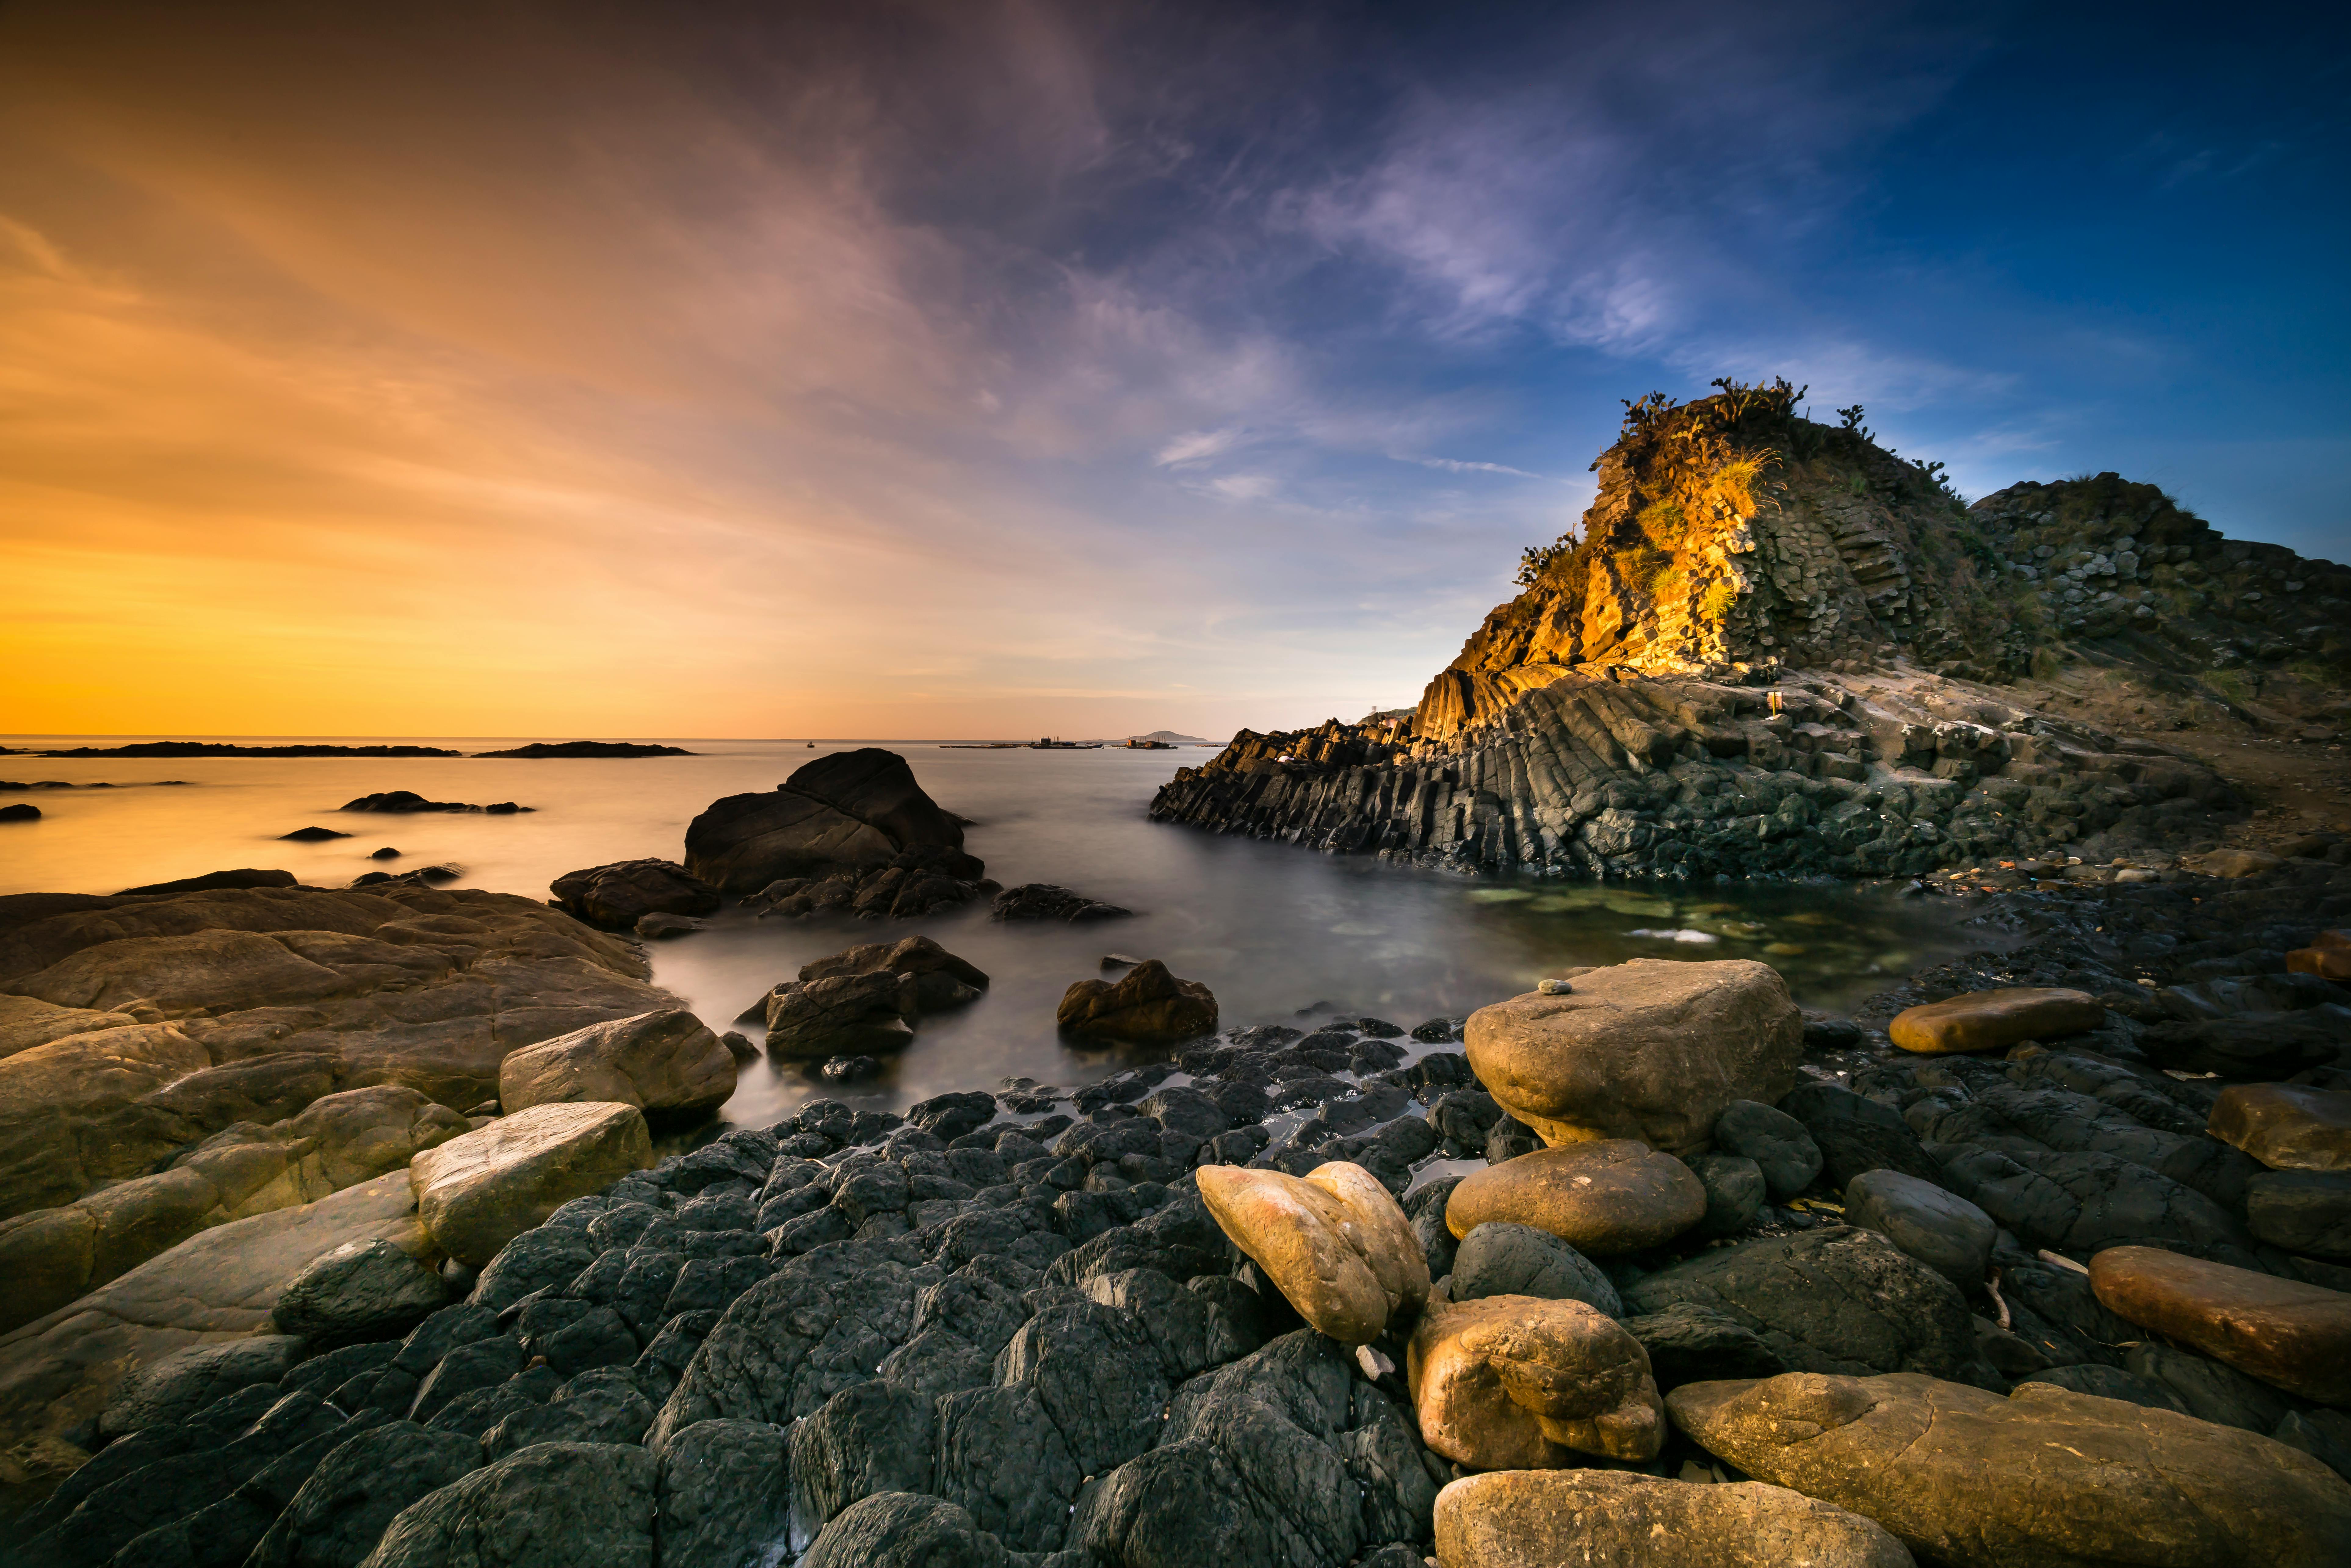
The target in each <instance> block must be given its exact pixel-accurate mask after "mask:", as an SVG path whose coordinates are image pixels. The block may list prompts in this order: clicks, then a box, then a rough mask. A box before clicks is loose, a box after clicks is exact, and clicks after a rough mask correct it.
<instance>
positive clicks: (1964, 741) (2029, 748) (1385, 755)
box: [1152, 385, 2351, 878]
mask: <svg viewBox="0 0 2351 1568" xmlns="http://www.w3.org/2000/svg"><path fill="white" fill-rule="evenodd" d="M1793 396H1794V394H1793V393H1792V392H1791V391H1790V390H1789V389H1787V388H1786V387H1784V385H1782V386H1777V387H1771V388H1762V389H1737V388H1734V389H1732V390H1731V391H1729V392H1725V393H1723V394H1722V395H1720V396H1718V397H1714V398H1709V399H1707V400H1704V401H1703V402H1698V403H1693V404H1689V405H1686V406H1683V407H1679V408H1669V407H1666V406H1664V405H1663V404H1661V403H1659V402H1654V401H1653V402H1647V403H1644V404H1641V405H1635V407H1633V408H1632V409H1631V411H1630V412H1629V413H1628V415H1627V418H1626V421H1625V434H1624V436H1623V438H1622V439H1621V440H1619V442H1618V443H1617V444H1616V445H1614V447H1612V448H1610V450H1609V451H1608V452H1607V453H1606V454H1605V455H1603V456H1602V458H1601V459H1600V461H1599V462H1598V463H1597V464H1596V465H1595V467H1596V469H1597V471H1598V473H1599V476H1600V490H1599V495H1598V497H1597V498H1596V499H1595V500H1594V501H1593V505H1592V507H1590V509H1589V510H1587V511H1586V513H1585V514H1584V518H1583V530H1582V535H1581V538H1580V539H1577V540H1572V541H1570V540H1563V541H1562V547H1563V548H1561V549H1554V550H1552V551H1549V552H1531V559H1530V561H1529V563H1528V565H1529V570H1528V572H1527V573H1526V574H1525V575H1526V578H1527V579H1529V580H1530V585H1529V586H1528V588H1527V589H1526V591H1524V592H1522V593H1520V595H1519V596H1518V597H1517V598H1516V599H1514V600H1512V601H1510V602H1509V603H1507V604H1504V605H1501V606H1499V608H1497V609H1496V610H1495V611H1494V612H1493V613H1492V614H1490V615H1489V616H1488V617H1487V618H1486V622H1485V624H1484V625H1482V626H1480V627H1479V629H1478V630H1477V632H1474V633H1473V634H1472V635H1471V636H1470V638H1469V640H1468V643H1465V644H1464V645H1463V647H1462V651H1461V653H1460V655H1459V656H1458V657H1457V658H1456V659H1455V660H1454V661H1453V663H1452V664H1450V665H1449V666H1448V667H1447V668H1446V669H1445V670H1443V671H1441V672H1439V673H1438V674H1437V678H1436V679H1435V680H1433V681H1431V682H1430V683H1429V685H1428V688H1427V690H1426V692H1425V693H1424V694H1423V695H1422V697H1421V700H1420V703H1419V705H1418V706H1417V707H1416V709H1415V710H1414V711H1413V713H1412V714H1411V715H1410V716H1409V717H1406V718H1401V719H1396V720H1378V719H1374V720H1367V721H1366V722H1364V723H1363V724H1359V725H1345V724H1341V723H1339V722H1338V721H1337V720H1332V721H1331V722H1330V723H1328V724H1325V725H1323V726H1322V727H1319V728H1315V729H1311V730H1301V731H1291V732H1283V733H1274V734H1266V735H1259V734H1256V733H1253V732H1250V731H1246V730H1244V731H1242V732H1241V733H1240V734H1239V735H1237V736H1236V737H1234V738H1233V741H1232V743H1231V744H1230V745H1229V746H1228V747H1226V748H1225V749H1224V750H1223V751H1222V752H1221V753H1219V754H1218V755H1217V757H1216V758H1214V759H1212V760H1211V761H1209V762H1208V763H1207V765H1206V766H1204V767H1201V768H1186V769H1183V770H1181V771H1179V772H1178V773H1177V774H1176V776H1175V779H1173V780H1171V781H1170V782H1169V783H1168V784H1167V785H1166V786H1165V788H1164V789H1162V790H1161V791H1160V793H1159V795H1158V797H1157V798H1156V799H1155V800H1154V802H1153V805H1152V815H1153V816H1154V817H1155V818H1156V819H1158V820H1161V821H1178V822H1187V823H1192V824H1195V825H1197V826H1202V827H1211V828H1217V829H1219V830H1222V831H1229V832H1240V833H1247V834H1249V835H1251V836H1255V837H1265V838H1284V839H1289V840H1291V841H1296V842H1299V843H1301V844H1307V845H1311V846H1313V847H1315V848H1320V849H1325V850H1334V851H1351V852H1368V853H1376V854H1380V855H1384V856H1388V857H1392V858H1395V859H1399V860H1405V861H1409V862H1416V863H1421V864H1438V865H1449V866H1454V867H1457V868H1459V869H1478V870H1488V871H1514V870H1517V871H1536V872H1551V873H1572V874H1576V875H1591V876H1640V877H1668V878H1687V877H1693V876H1711V875H1719V874H1727V875H1733V876H1791V875H1821V874H1826V875H1834V876H1882V875H1892V874H1916V873H1920V872H1924V871H1928V870H1930V869H1933V868H1935V867H1937V866H1941V865H1949V864H1961V865H1964V864H1967V863H1970V862H1974V861H1979V860H1985V859H1992V858H1996V857H2007V858H2011V859H2018V860H2022V859H2026V858H2029V857H2032V856H2034V855H2040V854H2054V855H2057V856H2061V857H2062V856H2064V855H2067V854H2072V855H2077V856H2082V857H2085V858H2093V859H2104V858H2107V857H2111V856H2113V855H2116V854H2119V853H2123V852H2129V851H2136V850H2142V849H2147V848H2151V847H2164V846H2170V847H2173V848H2177V847H2179V846H2182V845H2184V844H2186V843H2188V842H2189V841H2192V840H2194V839H2196V838H2199V837H2202V836H2204V835H2206V834H2209V833H2210V832H2211V831H2213V828H2214V821H2215V819H2216V817H2217V816H2219V815H2221V814H2226V813H2230V812H2232V811H2234V810H2236V809H2237V802H2236V800H2235V799H2234V797H2233V796H2232V795H2231V791H2230V790H2229V789H2228V787H2227V786H2226V785H2225V784H2224V783H2223V782H2222V781H2221V779H2220V778H2219V777H2218V776H2217V775H2215V774H2214V773H2213V772H2211V771H2210V769H2209V768H2205V767H2204V766H2203V765H2201V764H2200V763H2198V762H2196V761H2193V760H2191V759H2189V758H2186V757H2184V756H2181V755H2179V754H2178V753H2175V752H2173V751H2170V750H2168V749H2166V748H2164V747H2158V746H2156V745H2153V744H2151V743H2148V742H2145V741H2140V740H2134V739H2126V738H2118V737H2116V736H2114V735H2111V734H2108V733H2106V732H2105V731H2103V730H2100V729H2098V728H2096V727H2094V726H2090V725H2087V724H2085V723H2081V722H2078V721H2074V720H2069V719H2064V718H2060V717H2057V716H2052V715H2048V714H2043V713H2039V712H2035V711H2033V710H2032V709H2031V708H2028V707H2026V706H2022V705H2021V704H2020V703H2018V702H2016V701H2014V700H2011V699H2012V694H2011V695H2003V693H2002V689H2001V683H2002V682H2004V681H2008V680H2012V679H2014V678H2017V677H2018V676H2021V675H2022V674H2025V673H2027V672H2029V671H2030V670H2031V669H2032V665H2033V662H2034V659H2035V657H2036V655H2038V656H2041V657H2044V658H2045V657H2046V656H2048V653H2049V651H2050V650H2052V649H2053V648H2055V647H2056V646H2058V645H2059V643H2060V642H2061V640H2062V638H2064V637H2065V636H2068V635H2085V636H2086V635H2099V634H2105V633H2112V634H2113V636H2114V637H2118V638H2120V639H2121V640H2122V641H2121V643H2119V644H2115V645H2113V653H2114V655H2116V656H2120V657H2126V658H2131V659H2136V660H2138V661H2140V662H2142V663H2148V664H2157V665H2168V666H2169V667H2173V668H2179V667H2185V666H2186V665H2187V664H2189V663H2191V662H2193V661H2194V660H2196V659H2199V658H2203V657H2205V656H2207V655H2208V654H2209V653H2210V649H2211V647H2212V646H2214V645H2215V644H2216V641H2217V643H2219V644H2220V645H2227V646H2240V645H2244V644H2246V643H2250V642H2251V641H2252V635H2251V634H2250V633H2248V632H2244V631H2243V630H2242V629H2238V630H2237V631H2235V632H2212V631H2211V630H2210V627H2209V626H2206V625H2205V623H2204V622H2196V624H2195V625H2194V626H2189V625H2188V624H2187V621H2188V619H2189V618H2190V617H2191V612H2198V611H2197V607H2196V606H2195V605H2192V604H2190V602H2189V600H2188V599H2187V598H2185V597H2180V598H2179V599H2178V601H2177V606H2176V607H2174V606H2173V601H2171V600H2164V601H2161V602H2162V603H2163V604H2164V605H2165V606H2166V608H2164V609H2162V610H2159V611H2158V610H2155V609H2150V610H2149V613H2148V615H2147V616H2140V615H2138V614H2137V610H2138V608H2139V605H2140V604H2141V603H2142V602H2152V601H2151V600H2150V599H2149V596H2148V595H2147V594H2137V590H2136V589H2134V590H2133V591H2134V593H2135V594H2137V597H2135V598H2134V599H2132V600H2131V601H2128V602H2129V604H2130V608H2129V609H2128V610H2127V611H2126V612H2121V613H2120V617H2119V619H2117V612H2116V611H2115V610H2114V609H2113V604H2112V603H2109V604H2107V605H2106V606H2105V608H2102V609H2100V610H2098V611H2097V612H2096V613H2095V615H2090V614H2084V613H2078V612H2077V611H2078V605H2076V606H2074V607H2073V608H2072V609H2066V608H2065V605H2066V600H2065V598H2064V595H2065V594H2068V593H2073V592H2074V591H2075V585H2074V584H2073V583H2072V582H2071V581H2070V580H2069V581H2068V583H2067V585H2066V587H2065V588H2064V590H2062V591H2056V592H2057V603H2058V604H2059V606H2060V609H2059V610H2058V611H2052V610H2051V609H2050V608H2049V601H2050V598H2051V594H2052V592H2053V591H2052V589H2051V588H2050V587H2049V585H2048V583H2047V582H2046V581H2045V580H2044V579H2045V576H2046V574H2045V573H2043V572H2042V571H2041V570H2040V569H2037V568H2035V569H2031V570H2020V565H2021V559H2022V560H2029V559H2042V560H2043V561H2044V562H2045V561H2049V560H2074V558H2075V557H2076V556H2078V555H2083V554H2084V549H2065V550H2062V551H2061V550H2060V549H2058V546H2057V545H2055V544H2051V543H2050V542H2049V539H2050V538H2053V537H2055V536H2057V535H2059V534H2063V533H2064V532H2065V531H2066V530H2067V529H2069V528H2070V529H2073V530H2074V531H2075V532H2077V533H2079V534H2080V535H2081V537H2082V538H2083V539H2084V540H2085V541H2088V542H2095V539H2105V542H2106V546H2107V549H2105V550H2101V551H2091V552H2090V554H2089V555H2088V557H2087V558H2085V559H2081V560H2078V561H2074V565H2073V566H2071V567H2069V568H2068V569H2067V570H2071V571H2074V572H2077V573H2079V572H2082V571H2084V570H2104V569H2106V568H2112V569H2114V570H2116V571H2117V572H2118V571H2119V570H2120V565H2122V564H2126V565H2128V566H2129V567H2130V569H2131V570H2133V571H2135V572H2136V571H2137V570H2140V563H2141V561H2143V560H2145V559H2148V558H2147V557H2142V556H2139V555H2137V553H2135V551H2134V550H2126V549H2124V548H2123V545H2124V543H2125V542H2126V536H2124V535H2119V534H2116V529H2117V528H2124V527H2128V526H2139V525H2137V524H2134V523H2133V522H2132V521H2131V519H2130V518H2129V517H2124V516H2123V513H2124V512H2128V513H2130V514H2131V515H2132V517H2139V516H2141V515H2142V514H2144V515H2145V516H2147V517H2153V518H2154V522H2153V523H2152V524H2148V525H2147V526H2149V527H2150V528H2153V530H2154V531H2155V532H2162V533H2163V534H2164V537H2165V538H2170V537H2171V536H2172V535H2178V536H2179V538H2180V539H2181V540H2182V541H2183V542H2181V543H2179V544H2176V545H2175V544H2162V545H2149V546H2148V547H2147V548H2148V549H2149V550H2150V551H2155V550H2159V551H2160V552H2161V554H2162V557H2163V559H2162V560H2161V561H2160V562H2158V564H2159V565H2161V566H2164V567H2165V568H2167V569H2168V568H2169V567H2170V565H2171V562H2170V557H2171V554H2172V552H2173V551H2174V550H2179V551H2182V552H2184V553H2183V555H2182V560H2181V565H2182V566H2183V567H2185V566H2188V565H2192V564H2193V563H2192V561H2190V560H2189V559H2188V558H2189V557H2191V556H2195V555H2197V554H2198V553H2199V552H2205V553H2213V554H2214V555H2215V557H2216V560H2217V559H2218V558H2219V552H2221V551H2235V552H2238V553H2240V554H2241V553H2243V551H2242V548H2241V547H2240V546H2237V545H2233V544H2229V543H2226V542H2225V541H2221V540H2220V538H2219V537H2218V536H2217V535H2213V534H2211V533H2210V530H2209V529H2205V528H2203V525H2202V524H2200V523H2197V522H2195V520H2194V519H2193V518H2190V517H2187V515H2186V514H2184V513H2179V511H2178V509H2177V507H2172V506H2171V504H2170V503H2169V502H2168V501H2165V502H2162V503H2161V505H2160V507H2158V512H2159V514H2160V515H2159V516H2157V515H2156V514H2153V513H2147V505H2148V503H2147V502H2146V500H2145V498H2144V497H2141V496H2140V494H2139V492H2140V491H2142V490H2144V491H2146V492H2147V494H2148V495H2155V494H2156V492H2154V491H2153V490H2152V488H2151V487H2148V486H2125V485H2121V484H2120V483H2119V482H2118V481H2116V482H2113V483H2109V481H2111V480H2112V479H2113V476H2101V477H2100V478H2099V479H2097V480H2084V481H2078V482H2072V488H2067V487H2064V486H2032V487H2030V488H2031V489H2032V496H2030V497H2026V496H2024V495H2023V494H2022V491H2023V490H2024V489H2025V488H2026V487H2022V486H2020V487H2018V489H2017V490H2016V491H2003V492H2001V495H2000V496H1998V497H1991V498H1989V499H1988V501H1987V502H1986V503H1983V504H1980V506H1979V507H1978V508H1977V510H1976V511H1975V512H1972V513H1971V512H1970V511H1969V510H1968V509H1967V508H1965V507H1962V506H1961V505H1960V503H1959V500H1958V498H1957V497H1955V496H1953V495H1952V494H1951V493H1950V491H1949V490H1948V489H1947V488H1946V487H1944V486H1943V485H1942V484H1941V482H1940V481H1939V479H1938V477H1937V476H1936V475H1935V473H1934V472H1933V470H1932V469H1931V468H1930V467H1928V466H1922V465H1917V464H1913V463H1910V462H1908V461H1907V460H1905V459H1903V458H1900V457H1897V456H1896V455H1894V454H1892V453H1890V452H1888V451H1886V449H1885V448H1883V447H1881V446H1878V445H1877V444H1875V443H1874V442H1873V441H1871V440H1870V439H1869V437H1868V434H1867V432H1866V431H1865V430H1863V429H1860V428H1858V427H1857V425H1856V427H1855V428H1833V427H1830V426H1827V425H1823V424H1819V423H1813V422H1812V421H1809V420H1804V419H1802V418H1798V417H1796V416H1795V415H1794V414H1793V413H1792V401H1793ZM2077 492H2078V493H2077ZM2028 503H2029V504H2030V506H2031V507H2032V508H2035V509H2033V510H2030V511H2027V510H2025V508H2026V507H2027V506H2028ZM1987 508H1989V509H1987ZM2116 508H2121V510H2120V511H2117V510H2116ZM2044 514H2045V516H2044ZM2199 529H2201V530H2202V531H2201V532H2200V533H2199V532H2196V530H2199ZM2094 536H2095V538H2094ZM2109 536H2112V537H2111V538H2109ZM2149 537H2150V538H2152V537H2153V534H2152V533H2150V536H2149ZM2127 542H2129V543H2130V544H2132V545H2133V546H2137V544H2138V542H2139V541H2138V540H2137V538H2128V539H2127ZM2043 548H2046V549H2049V550H2050V551H2051V552H2052V553H2051V554H2050V555H2048V556H2036V555H2035V553H2034V552H2036V551H2038V550H2040V549H2043ZM2267 548H2268V547H2263V549H2265V550H2266V549H2267ZM2085 549H2086V544H2085ZM2126 556H2127V557H2129V559H2128V560H2127V561H2124V560H2123V558H2124V557H2126ZM2117 563H2120V564H2117ZM2147 570H2148V571H2149V572H2150V573H2151V572H2152V571H2153V570H2154V569H2153V568H2152V567H2149V568H2147ZM2294 570H2296V571H2297V572H2300V573H2301V574H2302V575H2301V576H2299V577H2296V578H2294V580H2296V581H2303V580H2304V579H2307V580H2308V582H2307V586H2311V587H2313V588H2314V589H2319V588H2324V589H2326V590H2327V591H2329V592H2332V591H2335V587H2338V586H2340V585H2337V584H2336V582H2335V580H2336V578H2337V577H2338V576H2345V575H2351V574H2343V573H2341V572H2340V571H2339V570H2338V569H2335V568H2332V567H2329V566H2326V565H2325V563H2322V562H2309V563H2299V564H2297V565H2296V566H2295V568H2294ZM2208 577H2209V574H2208ZM2183 580H2184V578H2182V577H2181V576H2180V575H2179V573H2177V572H2172V571H2169V570H2167V571H2166V574H2165V576H2164V583H2165V584H2166V585H2170V586H2177V584H2179V582H2181V581H2183ZM2097 591H2099V592H2106V591H2108V590H2105V589H2099V590H2097ZM2245 591H2247V592H2253V593H2255V594H2257V595H2258V593H2259V591H2258V590H2245ZM2345 591H2351V589H2346V590H2345ZM2239 601H2241V594H2240V595H2239V597H2238V600H2232V601H2231V603H2237V602H2239ZM2122 602H2125V601H2123V600H2122V599H2120V598H2119V597H2117V599H2116V600H2115V601H2113V603H2122ZM2199 602H2200V603H2201V604H2202V605H2203V609H2205V610H2210V609H2213V608H2214V607H2215V606H2216V605H2217V604H2218V601H2217V600H2214V599H2213V598H2212V596H2210V595H2206V596H2205V598H2204V600H2203V601H2199ZM2250 602H2251V603H2252V604H2254V605H2256V606H2258V605H2259V604H2260V603H2261V602H2262V601H2261V600H2260V599H2259V598H2258V597H2256V598H2255V599H2254V600H2252V601H2250ZM2312 602H2313V603H2316V602H2317V601H2316V599H2314V600H2313V601H2312ZM2330 602H2332V601H2330ZM2220 608H2226V607H2225V606H2220ZM2167 616H2176V617H2178V618H2180V619H2181V622H2182V623H2181V625H2180V626H2179V627H2174V628H2172V629H2170V630H2168V631H2166V630H2165V628H2166V627H2168V626H2169V625H2170V622H2168V621H2166V620H2165V617H2167ZM2150 622H2152V623H2153V625H2154V626H2155V628H2156V630H2157V631H2158V632H2163V634H2162V635H2160V636H2158V635H2156V634H2154V632H2148V631H2147V629H2146V628H2147V625H2148V624H2149V623H2150ZM2199 627H2202V628H2203V629H2202V630H2199V629H2197V628H2199ZM2275 630H2276V629H2275V628H2274V627H2273V628H2270V629H2269V632H2275ZM2264 634H2265V635H2267V634H2268V633H2267V632H2265V633H2264ZM2231 638H2233V639H2234V641H2233V642H2231V640H2230V639H2231ZM2322 640H2323V639H2322ZM2330 646H2331V644H2330ZM2319 651H2320V652H2321V653H2324V652H2325V651H2324V650H2319ZM2337 651H2338V652H2339V650H2337Z"/></svg>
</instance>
